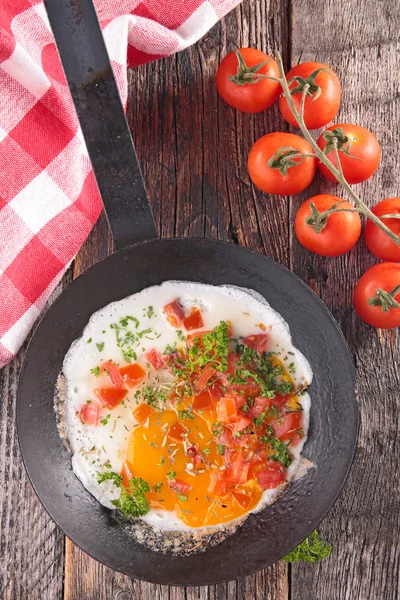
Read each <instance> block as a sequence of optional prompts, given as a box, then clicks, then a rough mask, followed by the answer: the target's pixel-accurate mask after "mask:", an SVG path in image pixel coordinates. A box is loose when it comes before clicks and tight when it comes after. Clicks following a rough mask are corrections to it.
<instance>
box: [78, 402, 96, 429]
mask: <svg viewBox="0 0 400 600" xmlns="http://www.w3.org/2000/svg"><path fill="white" fill-rule="evenodd" d="M99 415H100V407H99V405H98V404H97V403H96V402H92V401H91V402H90V404H88V403H87V402H85V404H82V406H81V410H80V411H79V418H80V420H81V421H82V423H84V424H85V425H93V427H97V425H98V424H99Z"/></svg>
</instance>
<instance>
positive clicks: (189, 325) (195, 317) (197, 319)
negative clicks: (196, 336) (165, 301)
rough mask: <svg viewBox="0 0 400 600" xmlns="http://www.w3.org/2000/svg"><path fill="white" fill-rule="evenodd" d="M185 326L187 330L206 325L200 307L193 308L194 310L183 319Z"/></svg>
mask: <svg viewBox="0 0 400 600" xmlns="http://www.w3.org/2000/svg"><path fill="white" fill-rule="evenodd" d="M164 310H165V309H164ZM183 326H184V328H185V329H186V330H187V331H193V329H201V328H202V327H204V321H203V317H202V316H201V312H200V311H199V309H198V308H192V312H191V313H190V314H189V315H188V316H187V317H186V319H184V320H183Z"/></svg>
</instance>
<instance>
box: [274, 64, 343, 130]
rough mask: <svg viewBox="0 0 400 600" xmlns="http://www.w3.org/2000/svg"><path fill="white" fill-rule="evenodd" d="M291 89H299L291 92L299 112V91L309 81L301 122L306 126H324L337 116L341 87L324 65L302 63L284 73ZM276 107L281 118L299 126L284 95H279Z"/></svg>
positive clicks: (300, 95) (335, 76)
mask: <svg viewBox="0 0 400 600" xmlns="http://www.w3.org/2000/svg"><path fill="white" fill-rule="evenodd" d="M291 79H292V80H293V81H292V83H291V84H290V85H289V89H290V90H294V89H295V88H296V89H298V92H296V93H295V94H292V98H293V102H294V104H295V106H296V108H297V110H298V111H299V112H300V104H301V98H302V91H303V88H304V86H305V84H306V83H308V84H309V86H310V89H309V93H308V94H307V96H306V99H305V102H304V122H305V124H306V126H307V128H308V129H318V128H319V127H324V126H325V125H327V124H328V123H330V122H331V121H332V119H333V118H334V117H335V116H336V115H337V113H338V110H339V106H340V98H341V95H342V88H341V87H340V81H339V79H338V77H337V75H336V73H334V72H333V71H332V69H330V68H329V67H327V66H326V65H324V64H322V63H317V62H305V63H301V64H300V65H297V66H296V67H293V69H291V70H290V71H289V73H288V74H287V75H286V80H287V81H288V82H289V81H290V80H291ZM279 110H280V111H281V113H282V115H283V118H284V119H286V121H288V122H289V123H290V124H291V125H294V126H295V127H298V124H297V121H296V119H295V117H294V115H293V114H292V112H291V110H290V108H289V105H288V103H287V100H286V98H285V97H284V96H281V97H280V98H279Z"/></svg>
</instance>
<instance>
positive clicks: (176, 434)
mask: <svg viewBox="0 0 400 600" xmlns="http://www.w3.org/2000/svg"><path fill="white" fill-rule="evenodd" d="M186 434H187V429H186V427H184V426H183V425H182V424H181V423H179V422H178V421H177V422H176V423H175V424H174V425H172V427H171V428H170V430H169V432H168V437H170V438H171V440H175V441H176V442H181V441H182V440H183V438H184V437H185V435H186Z"/></svg>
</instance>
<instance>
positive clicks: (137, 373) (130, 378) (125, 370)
mask: <svg viewBox="0 0 400 600" xmlns="http://www.w3.org/2000/svg"><path fill="white" fill-rule="evenodd" d="M119 372H120V375H121V377H122V380H123V382H124V383H126V385H127V386H128V387H130V388H133V387H136V386H137V385H139V383H140V382H141V381H143V379H144V378H145V377H146V371H145V370H144V369H143V367H141V366H140V365H139V364H138V363H132V364H131V365H126V367H121V368H120V370H119Z"/></svg>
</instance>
